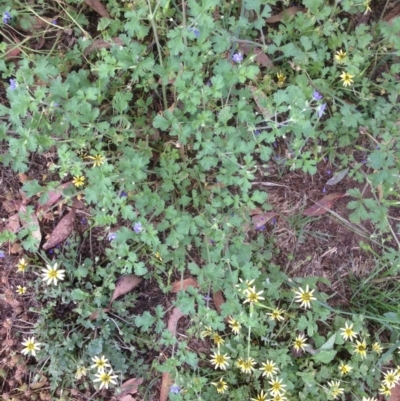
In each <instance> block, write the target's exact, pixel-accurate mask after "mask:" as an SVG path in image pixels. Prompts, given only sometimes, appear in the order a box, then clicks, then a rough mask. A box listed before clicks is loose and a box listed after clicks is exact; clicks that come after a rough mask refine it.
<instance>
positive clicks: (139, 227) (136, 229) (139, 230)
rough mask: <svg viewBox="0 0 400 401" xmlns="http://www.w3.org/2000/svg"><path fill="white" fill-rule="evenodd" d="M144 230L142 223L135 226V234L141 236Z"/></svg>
mask: <svg viewBox="0 0 400 401" xmlns="http://www.w3.org/2000/svg"><path fill="white" fill-rule="evenodd" d="M142 230H143V226H142V223H135V224H134V225H133V231H135V233H138V234H139V233H140V232H142Z"/></svg>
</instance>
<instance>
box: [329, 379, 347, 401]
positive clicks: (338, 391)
mask: <svg viewBox="0 0 400 401" xmlns="http://www.w3.org/2000/svg"><path fill="white" fill-rule="evenodd" d="M328 386H329V392H330V394H331V395H332V397H333V398H337V397H339V395H342V394H343V392H344V389H342V388H341V387H340V381H339V380H338V381H333V380H332V381H331V382H328Z"/></svg>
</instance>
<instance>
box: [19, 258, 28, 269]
mask: <svg viewBox="0 0 400 401" xmlns="http://www.w3.org/2000/svg"><path fill="white" fill-rule="evenodd" d="M27 267H28V263H27V262H26V261H25V258H21V259H20V260H19V261H18V264H17V272H24V271H25V270H26V268H27Z"/></svg>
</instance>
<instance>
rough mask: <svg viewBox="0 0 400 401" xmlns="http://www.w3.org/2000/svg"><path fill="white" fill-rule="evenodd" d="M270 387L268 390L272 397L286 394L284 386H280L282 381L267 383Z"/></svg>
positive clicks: (276, 380) (274, 380)
mask: <svg viewBox="0 0 400 401" xmlns="http://www.w3.org/2000/svg"><path fill="white" fill-rule="evenodd" d="M268 383H269V384H270V385H271V388H270V389H269V390H268V391H269V392H270V393H271V395H272V396H276V395H282V394H284V393H285V392H286V390H285V387H286V384H282V379H278V378H276V379H273V380H271V381H269V382H268Z"/></svg>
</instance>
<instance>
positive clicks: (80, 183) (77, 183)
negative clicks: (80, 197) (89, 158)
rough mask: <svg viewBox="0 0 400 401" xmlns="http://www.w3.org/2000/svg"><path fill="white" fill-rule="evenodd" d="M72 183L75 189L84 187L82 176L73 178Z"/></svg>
mask: <svg viewBox="0 0 400 401" xmlns="http://www.w3.org/2000/svg"><path fill="white" fill-rule="evenodd" d="M72 183H73V184H74V185H75V186H76V187H77V188H79V187H83V186H84V185H85V177H84V176H83V175H78V176H76V177H74V179H73V180H72Z"/></svg>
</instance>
